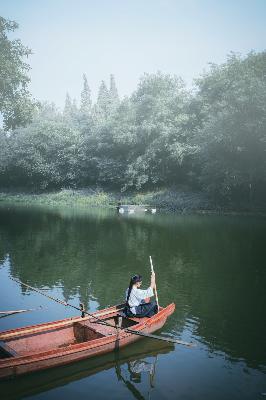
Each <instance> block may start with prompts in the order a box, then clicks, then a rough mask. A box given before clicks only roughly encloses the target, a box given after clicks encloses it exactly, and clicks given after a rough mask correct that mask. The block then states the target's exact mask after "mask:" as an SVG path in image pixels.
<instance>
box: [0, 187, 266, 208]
mask: <svg viewBox="0 0 266 400" xmlns="http://www.w3.org/2000/svg"><path fill="white" fill-rule="evenodd" d="M118 202H121V203H122V204H139V205H141V204H143V205H144V204H145V205H150V206H152V207H155V208H156V209H157V210H160V211H166V212H177V213H200V214H248V215H249V214H251V215H254V214H256V215H266V210H262V209H259V208H252V209H249V208H248V207H245V206H244V207H243V206H241V207H237V208H236V207H232V206H221V205H217V204H214V203H213V202H212V201H211V200H210V199H209V198H208V197H207V196H206V195H205V194H204V193H201V192H195V191H191V190H189V189H186V188H183V187H182V188H179V189H178V188H175V189H161V190H157V191H150V192H145V193H138V192H137V193H136V192H135V193H130V194H128V193H127V194H123V193H120V192H113V191H105V190H103V189H99V188H94V189H81V190H72V189H62V190H60V191H55V192H49V193H39V194H34V193H17V192H10V191H9V192H0V204H1V203H10V204H23V205H45V206H56V207H58V206H71V207H74V206H75V207H86V208H87V207H104V208H115V207H116V206H117V204H118Z"/></svg>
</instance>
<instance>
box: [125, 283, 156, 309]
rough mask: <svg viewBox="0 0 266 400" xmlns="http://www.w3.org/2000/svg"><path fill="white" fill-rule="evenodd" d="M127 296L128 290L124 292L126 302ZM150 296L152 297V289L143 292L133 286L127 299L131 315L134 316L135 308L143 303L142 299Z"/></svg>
mask: <svg viewBox="0 0 266 400" xmlns="http://www.w3.org/2000/svg"><path fill="white" fill-rule="evenodd" d="M127 294H128V289H127V290H126V300H127ZM151 296H153V289H152V288H151V287H149V288H148V289H146V290H143V289H138V288H135V287H134V286H133V287H132V290H131V293H130V296H129V299H128V305H129V307H130V311H131V312H132V313H133V314H136V307H137V306H139V305H140V304H142V303H144V299H146V298H147V297H151Z"/></svg>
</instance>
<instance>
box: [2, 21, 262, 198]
mask: <svg viewBox="0 0 266 400" xmlns="http://www.w3.org/2000/svg"><path fill="white" fill-rule="evenodd" d="M10 24H11V22H10V21H9V22H8V21H5V20H3V19H0V28H1V30H2V36H1V39H0V46H1V47H0V50H1V56H0V64H1V65H4V64H5V62H6V59H7V57H6V55H5V54H6V53H8V51H10V49H11V50H12V42H11V41H9V40H8V39H7V36H6V32H7V31H8V30H13V29H14V28H15V26H14V25H10ZM3 41H4V42H5V43H4V44H3ZM7 43H8V44H9V48H8V46H7ZM13 46H15V48H17V49H21V51H20V52H18V54H17V55H16V54H15V53H14V51H10V52H11V53H12V57H17V59H16V61H13V59H12V57H11V56H10V57H11V58H10V60H9V64H8V65H10V63H11V65H13V62H14V63H15V66H14V68H12V71H11V72H12V74H13V75H14V76H13V78H14V79H13V78H12V76H11V78H10V77H9V76H8V74H9V72H8V68H9V67H8V65H7V66H6V69H4V68H3V69H1V74H2V76H1V82H0V83H1V85H0V92H1V93H0V94H1V97H0V111H1V113H2V114H3V116H4V129H2V130H1V131H0V184H1V186H2V187H10V188H18V187H20V188H22V187H24V188H31V189H34V190H44V189H46V190H50V189H54V188H62V187H71V188H80V187H87V186H92V185H93V186H95V185H99V186H101V187H104V188H106V189H115V190H121V191H126V190H130V189H133V190H145V189H157V188H160V187H171V186H173V185H179V184H182V185H184V184H185V185H188V186H190V187H193V188H197V189H199V190H203V191H205V192H208V193H209V194H210V195H211V196H213V197H215V198H216V200H217V201H219V199H221V200H223V201H238V199H246V200H247V201H257V200H260V199H265V198H266V51H264V52H261V53H255V52H251V53H249V54H248V55H247V56H245V57H242V56H240V55H238V54H234V53H232V54H230V55H229V56H228V58H227V61H226V62H225V63H224V64H221V65H216V64H211V65H210V68H209V71H208V72H205V73H203V74H202V75H201V76H200V78H198V79H197V80H195V85H194V88H193V89H192V90H188V89H187V88H186V86H185V84H184V82H183V81H182V79H181V78H179V77H176V76H170V75H166V74H162V73H161V72H158V73H156V74H144V75H143V76H142V77H141V79H140V81H139V84H138V86H137V88H136V90H135V91H134V92H133V93H132V94H131V96H128V97H124V98H122V99H121V98H119V96H118V91H117V88H116V83H115V78H114V76H113V75H111V77H110V84H109V85H108V86H107V85H106V83H105V82H104V81H102V83H101V85H100V87H99V92H98V97H97V101H96V102H95V103H93V102H92V99H91V92H90V88H89V85H88V81H87V77H86V76H85V75H84V76H83V88H82V91H81V95H80V102H79V104H77V103H76V101H75V100H73V99H71V97H70V95H69V94H67V95H66V101H65V107H64V110H63V112H60V111H59V110H57V109H56V107H55V106H54V105H53V104H48V103H44V104H38V103H36V102H34V101H32V100H30V97H29V93H28V91H27V85H26V84H27V82H28V78H27V75H26V72H27V69H28V67H27V65H26V64H24V63H22V61H21V60H22V58H23V57H24V56H25V55H28V54H29V52H30V51H29V50H27V49H25V48H24V47H23V46H22V44H21V43H20V42H19V41H18V42H17V43H16V44H15V45H14V44H13ZM21 46H22V47H21ZM14 54H15V55H14ZM16 68H17V70H16ZM2 71H3V72H2ZM3 74H6V75H5V76H4V75H3ZM15 77H17V79H15ZM10 79H11V82H13V81H12V79H13V80H14V82H13V83H12V84H10V85H11V86H8V85H7V84H6V83H5V82H10ZM16 84H17V86H16ZM13 100H14V104H13ZM12 107H13V108H12Z"/></svg>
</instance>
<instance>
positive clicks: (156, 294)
mask: <svg viewBox="0 0 266 400" xmlns="http://www.w3.org/2000/svg"><path fill="white" fill-rule="evenodd" d="M150 263H151V272H153V273H154V268H153V264H152V258H151V256H150ZM154 292H155V299H156V303H157V307H158V311H157V312H159V300H158V293H157V287H156V282H155V288H154Z"/></svg>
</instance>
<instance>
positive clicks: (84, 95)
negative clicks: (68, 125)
mask: <svg viewBox="0 0 266 400" xmlns="http://www.w3.org/2000/svg"><path fill="white" fill-rule="evenodd" d="M80 97H81V100H80V111H81V113H82V114H84V115H86V116H89V115H90V113H91V106H92V102H91V91H90V88H89V85H88V81H87V77H86V75H85V74H83V89H82V91H81V96H80Z"/></svg>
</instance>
